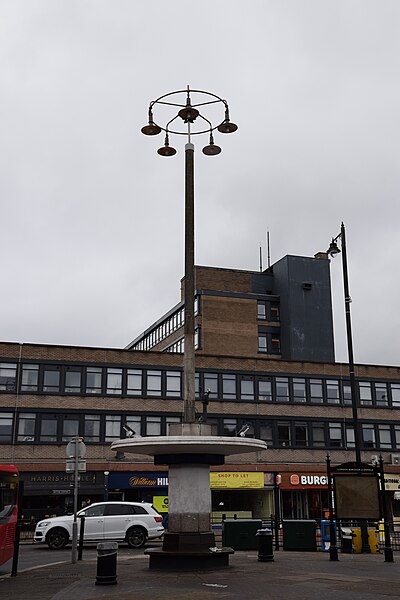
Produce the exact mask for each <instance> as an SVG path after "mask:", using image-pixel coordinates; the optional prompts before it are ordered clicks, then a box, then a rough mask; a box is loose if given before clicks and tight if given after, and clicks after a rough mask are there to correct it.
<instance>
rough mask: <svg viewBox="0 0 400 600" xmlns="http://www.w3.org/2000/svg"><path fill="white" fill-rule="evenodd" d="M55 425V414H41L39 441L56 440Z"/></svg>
mask: <svg viewBox="0 0 400 600" xmlns="http://www.w3.org/2000/svg"><path fill="white" fill-rule="evenodd" d="M57 426H58V419H57V415H43V416H42V419H41V421H40V438H39V439H40V441H41V442H57ZM63 441H65V440H63ZM68 441H69V440H68Z"/></svg>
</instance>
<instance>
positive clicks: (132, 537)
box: [126, 527, 147, 548]
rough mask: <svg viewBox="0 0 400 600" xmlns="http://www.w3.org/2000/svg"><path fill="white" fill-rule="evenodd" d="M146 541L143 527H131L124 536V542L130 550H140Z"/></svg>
mask: <svg viewBox="0 0 400 600" xmlns="http://www.w3.org/2000/svg"><path fill="white" fill-rule="evenodd" d="M146 539H147V532H146V531H145V530H144V529H143V527H131V528H130V529H129V530H128V531H127V534H126V541H127V542H128V546H130V547H131V548H142V546H144V544H145V542H146Z"/></svg>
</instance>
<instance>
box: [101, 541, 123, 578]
mask: <svg viewBox="0 0 400 600" xmlns="http://www.w3.org/2000/svg"><path fill="white" fill-rule="evenodd" d="M117 550H118V544H117V542H102V543H101V544H97V575H96V585H112V584H115V583H117Z"/></svg>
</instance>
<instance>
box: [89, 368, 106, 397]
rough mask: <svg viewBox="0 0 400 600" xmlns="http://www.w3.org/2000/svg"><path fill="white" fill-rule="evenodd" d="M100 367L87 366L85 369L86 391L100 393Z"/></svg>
mask: <svg viewBox="0 0 400 600" xmlns="http://www.w3.org/2000/svg"><path fill="white" fill-rule="evenodd" d="M102 371H103V370H102V369H101V368H99V367H88V368H87V370H86V393H87V394H101V376H102Z"/></svg>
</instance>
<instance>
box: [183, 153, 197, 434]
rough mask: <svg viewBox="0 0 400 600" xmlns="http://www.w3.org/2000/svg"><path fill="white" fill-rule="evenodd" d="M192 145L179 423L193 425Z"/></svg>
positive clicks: (187, 155)
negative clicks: (181, 400)
mask: <svg viewBox="0 0 400 600" xmlns="http://www.w3.org/2000/svg"><path fill="white" fill-rule="evenodd" d="M194 291H195V275H194V145H193V144H191V143H187V144H185V294H184V301H185V327H184V340H185V341H184V344H185V345H184V355H183V379H184V408H183V422H184V423H194V422H195V420H196V408H195V365H194V360H195V352H194Z"/></svg>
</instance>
